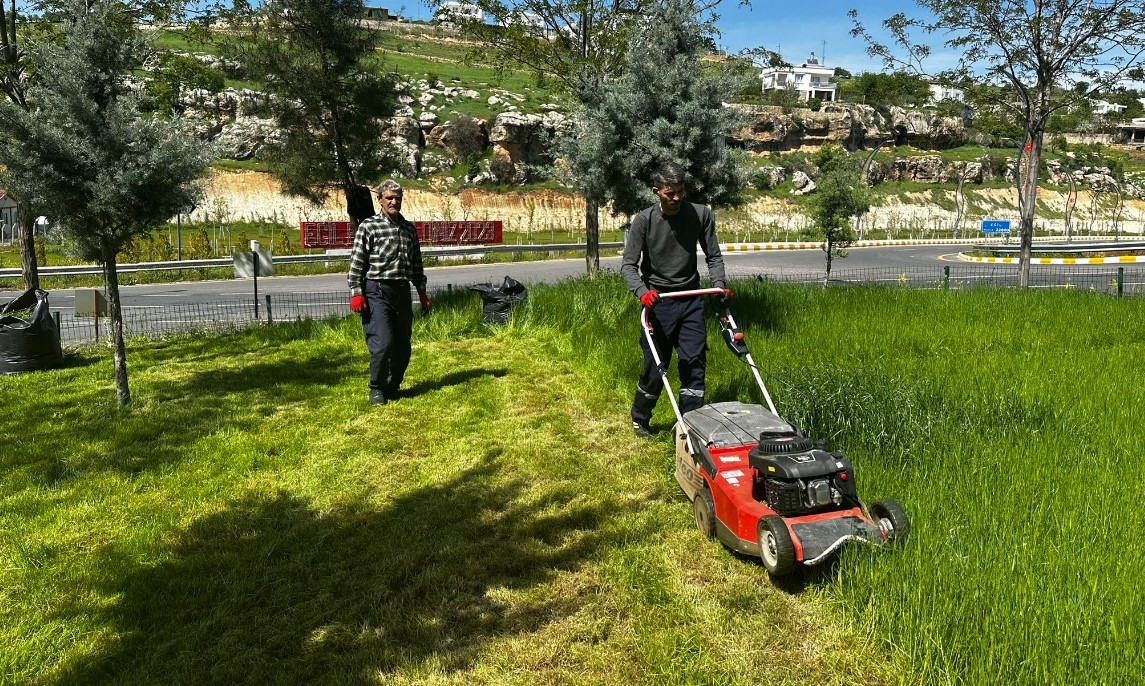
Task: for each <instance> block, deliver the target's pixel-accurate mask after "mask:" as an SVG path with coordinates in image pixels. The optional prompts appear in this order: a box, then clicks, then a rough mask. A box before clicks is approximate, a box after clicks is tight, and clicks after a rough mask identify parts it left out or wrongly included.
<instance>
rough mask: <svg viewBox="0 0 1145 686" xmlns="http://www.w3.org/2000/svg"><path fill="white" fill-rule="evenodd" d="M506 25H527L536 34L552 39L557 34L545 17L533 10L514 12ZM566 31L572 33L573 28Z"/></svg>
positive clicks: (506, 21)
mask: <svg viewBox="0 0 1145 686" xmlns="http://www.w3.org/2000/svg"><path fill="white" fill-rule="evenodd" d="M504 25H505V26H525V27H528V28H529V29H532V30H531V31H530V33H532V34H534V35H540V36H544V37H545V38H548V39H552V38H553V37H554V36H556V35H557V32H556V31H554V30H553V28H552V27H551V26H549V25H548V23H547V22H546V21H545V18H544V17H542V16H541V15H539V14H535V13H533V12H520V11H518V12H514V13H513V14H511V15H509V18H508V19H506V20H505V24H504ZM565 33H568V34H570V35H572V31H571V29H566V31H565Z"/></svg>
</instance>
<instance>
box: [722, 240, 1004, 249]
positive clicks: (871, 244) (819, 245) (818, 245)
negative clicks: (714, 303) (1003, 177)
mask: <svg viewBox="0 0 1145 686" xmlns="http://www.w3.org/2000/svg"><path fill="white" fill-rule="evenodd" d="M981 242H982V240H981V239H979V238H960V239H952V238H947V239H941V238H937V239H917V240H904V241H855V242H854V243H851V244H850V245H848V246H847V248H848V249H849V248H876V247H884V246H896V245H959V244H962V243H981ZM824 245H825V243H823V242H822V241H818V242H814V243H804V242H798V243H721V244H720V250H721V251H722V252H756V251H765V250H822V249H823V246H824Z"/></svg>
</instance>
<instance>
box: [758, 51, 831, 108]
mask: <svg viewBox="0 0 1145 686" xmlns="http://www.w3.org/2000/svg"><path fill="white" fill-rule="evenodd" d="M834 75H835V70H834V69H833V68H831V67H825V66H823V65H821V64H819V60H817V59H816V58H815V53H811V56H810V57H808V58H807V61H806V62H804V63H803V64H801V65H799V66H797V67H765V68H764V69H763V71H761V72H760V73H759V79H760V81H761V85H762V86H763V90H764V92H767V91H776V90H785V89H787V88H793V89H794V90H795V92H796V93H798V94H799V99H800V100H810V99H811V98H818V99H820V100H822V101H823V102H830V101H832V100H834V99H835V84H833V83H831V77H832V76H834Z"/></svg>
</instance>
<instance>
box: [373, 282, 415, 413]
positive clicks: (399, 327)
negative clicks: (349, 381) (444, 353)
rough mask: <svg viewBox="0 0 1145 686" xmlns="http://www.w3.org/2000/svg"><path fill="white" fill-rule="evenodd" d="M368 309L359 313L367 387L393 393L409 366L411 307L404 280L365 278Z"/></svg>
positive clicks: (406, 283)
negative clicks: (367, 357) (367, 354)
mask: <svg viewBox="0 0 1145 686" xmlns="http://www.w3.org/2000/svg"><path fill="white" fill-rule="evenodd" d="M363 294H364V295H365V296H366V305H367V306H368V309H367V310H366V311H365V312H363V313H362V330H363V331H365V333H366V349H367V350H369V351H370V389H371V390H380V391H382V392H383V393H386V392H390V393H392V392H394V391H396V390H397V389H398V387H399V386H401V384H402V379H403V378H405V374H406V368H407V367H409V358H410V352H411V351H412V346H411V344H410V338H411V336H412V333H413V308H412V306H411V304H410V292H409V282H408V281H371V280H367V281H366V287H365V289H363Z"/></svg>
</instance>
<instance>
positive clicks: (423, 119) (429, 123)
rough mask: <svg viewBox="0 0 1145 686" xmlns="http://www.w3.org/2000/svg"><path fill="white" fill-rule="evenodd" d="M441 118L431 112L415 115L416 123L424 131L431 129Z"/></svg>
mask: <svg viewBox="0 0 1145 686" xmlns="http://www.w3.org/2000/svg"><path fill="white" fill-rule="evenodd" d="M439 121H441V119H440V118H439V117H438V116H437V115H436V114H434V113H433V112H422V113H421V114H419V115H418V116H417V125H418V128H420V129H421V130H422V131H424V132H428V131H431V130H432V129H433V127H435V126H437V123H438V122H439Z"/></svg>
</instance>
